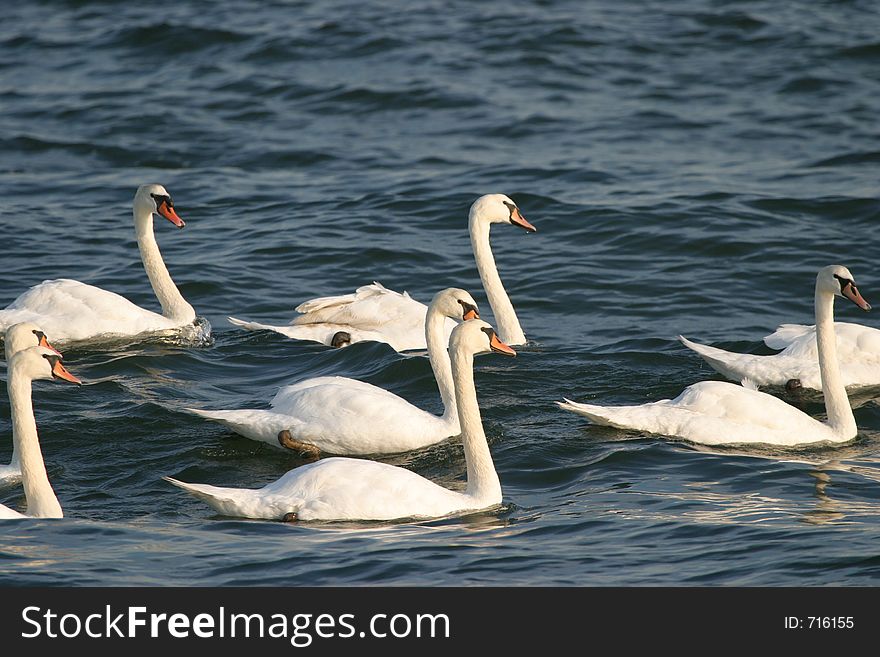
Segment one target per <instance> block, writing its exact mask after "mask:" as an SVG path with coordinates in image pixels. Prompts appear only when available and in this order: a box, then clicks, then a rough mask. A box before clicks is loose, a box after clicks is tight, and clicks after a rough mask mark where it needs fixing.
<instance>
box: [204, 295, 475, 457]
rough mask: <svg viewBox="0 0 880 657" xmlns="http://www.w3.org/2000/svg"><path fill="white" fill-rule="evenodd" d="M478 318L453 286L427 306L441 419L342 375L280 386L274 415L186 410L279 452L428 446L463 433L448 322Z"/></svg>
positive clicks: (269, 412)
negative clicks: (284, 449)
mask: <svg viewBox="0 0 880 657" xmlns="http://www.w3.org/2000/svg"><path fill="white" fill-rule="evenodd" d="M478 317H479V312H478V310H477V303H476V301H474V299H473V297H472V296H471V295H470V294H468V293H467V292H465V291H464V290H459V289H456V288H447V289H445V290H441V291H440V292H438V293H437V294H436V295H434V299H433V300H432V301H431V305H430V306H428V313H427V316H426V319H425V326H424V328H423V330H424V333H425V341H426V343H427V345H428V358H429V359H430V361H431V367H432V369H433V370H434V377H435V378H436V380H437V385H438V387H439V388H440V398H441V399H442V401H443V408H444V412H443V415H442V416H440V417H437V416H436V415H432V414H431V413H428V412H426V411H423V410H422V409H420V408H418V407H416V406H413V405H412V404H410V403H409V402H408V401H406V400H405V399H402V398H401V397H398V396H397V395H395V394H393V393H391V392H388V391H387V390H384V389H382V388H377V387H376V386H374V385H370V384H369V383H364V382H362V381H356V380H355V379H349V378H345V377H341V376H322V377H316V378H312V379H307V380H305V381H300V382H299V383H296V384H294V385H291V386H285V387H284V388H282V389H281V390H279V391H278V394H276V395H275V398H274V399H273V400H272V402H271V406H272V408H271V410H258V409H241V410H229V411H203V410H197V409H187V410H189V411H190V412H191V413H195V414H196V415H199V416H201V417H204V418H207V419H209V420H215V421H217V422H221V423H223V424H225V425H227V426H228V427H230V428H231V429H233V430H234V431H236V432H237V433H240V434H241V435H243V436H246V437H248V438H251V439H253V440H261V441H263V442H267V443H269V444H270V445H274V446H276V447H277V446H278V445H279V443H280V444H281V445H282V446H283V447H287V448H289V449H293V450H295V451H298V452H301V453H303V454H304V455H308V456H311V457H315V456H318V454H319V453H321V452H329V453H331V454H351V455H364V454H391V453H398V452H406V451H409V450H413V449H418V448H421V447H426V446H427V445H432V444H434V443H437V442H440V441H441V440H444V439H445V438H449V437H450V436H457V435H458V434H459V433H460V428H459V422H458V409H457V406H456V404H455V393H454V387H453V384H452V366H451V364H450V361H449V354H448V353H447V350H446V343H447V338H446V331H445V324H446V322H448V321H452V320H457V321H467V320H470V319H474V318H478ZM279 433H281V435H280V436H279Z"/></svg>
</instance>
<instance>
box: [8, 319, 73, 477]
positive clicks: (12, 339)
mask: <svg viewBox="0 0 880 657" xmlns="http://www.w3.org/2000/svg"><path fill="white" fill-rule="evenodd" d="M3 344H4V347H5V351H6V363H7V366H8V365H9V361H11V360H12V357H13V356H15V354H17V353H18V352H19V351H22V350H23V349H27V348H28V347H36V346H38V345H39V346H42V347H46V348H47V349H51V350H52V351H55V353H58V352H57V351H56V349H55V348H54V347H53V346H52V345H50V344H49V340H48V339H47V338H46V334H45V333H43V331H41V330H40V327H38V326H37V325H36V324H33V323H30V322H22V323H21V324H13V325H12V326H10V327H9V328H8V329H6V334H5V335H4V337H3ZM58 355H59V356H60V355H61V354H60V353H58ZM20 481H21V461H20V459H19V456H18V443H16V442H15V441H13V444H12V459H11V460H10V462H9V465H0V488H5V487H7V486H14V485H15V484H17V483H19V482H20Z"/></svg>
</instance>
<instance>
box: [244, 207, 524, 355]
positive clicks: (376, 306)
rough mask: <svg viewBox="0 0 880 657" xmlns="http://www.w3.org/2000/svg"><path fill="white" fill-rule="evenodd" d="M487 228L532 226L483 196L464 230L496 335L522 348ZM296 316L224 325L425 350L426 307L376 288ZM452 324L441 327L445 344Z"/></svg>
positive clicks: (321, 301) (307, 307) (305, 308)
mask: <svg viewBox="0 0 880 657" xmlns="http://www.w3.org/2000/svg"><path fill="white" fill-rule="evenodd" d="M493 223H511V224H513V225H515V226H520V227H521V228H524V229H526V230H528V231H530V232H535V230H536V229H535V227H534V226H532V224H530V223H529V222H528V221H526V220H525V218H524V217H523V216H522V214H521V213H520V211H519V208H517V207H516V204H515V203H514V202H513V201H512V200H511V199H510V198H508V197H507V196H504V195H503V194H486V195H485V196H481V197H480V198H478V199H477V200H476V201H474V203H473V205H471V209H470V212H469V214H468V230H469V232H470V236H471V245H472V247H473V250H474V257H475V259H476V263H477V269H478V271H479V273H480V279H481V280H482V282H483V287H484V289H485V291H486V296H487V297H488V298H489V305H490V306H491V307H492V312H493V313H494V314H495V319H496V321H497V323H498V333H499V336H500V337H501V339H502V340H504V341H505V342H506V343H508V344H514V345H517V344H525V342H526V337H525V334H524V333H523V331H522V328H521V326H520V323H519V319H518V318H517V316H516V312H515V311H514V309H513V305H512V304H511V303H510V298H509V297H508V296H507V292H506V291H505V290H504V286H503V285H502V283H501V278H500V277H499V275H498V269H497V267H496V266H495V258H494V257H493V255H492V249H491V247H490V246H489V228H490V226H491V224H493ZM296 311H297V312H298V313H300V315H299V316H298V317H296V318H294V320H293V321H292V322H291V323H290V324H289V325H287V326H274V325H269V324H261V323H258V322H248V321H244V320H241V319H236V318H234V317H230V318H229V321H230V322H231V323H232V324H234V325H236V326H241V327H243V328H246V329H249V330H261V329H262V330H270V331H275V332H277V333H281V334H282V335H285V336H287V337H289V338H295V339H298V340H313V341H315V342H321V343H323V344H326V345H329V346H334V347H335V346H345V345H347V344H350V343H354V342H361V341H364V340H375V341H377V342H385V343H387V344H389V345H391V347H392V348H393V349H395V350H396V351H410V350H415V349H425V348H426V347H427V345H426V343H425V334H424V330H423V327H424V325H425V314H426V312H427V306H426V305H425V304H423V303H421V302H419V301H416V300H414V299H412V298H411V297H410V296H409V294H407V293H406V292H404V293H403V294H401V293H399V292H394V291H392V290H389V289H387V288H385V287H383V286H382V285H381V284H379V283H375V282H374V283H373V284H372V285H365V286H363V287H360V288H358V289H357V290H356V291H355V293H354V294H345V295H341V296H332V297H321V298H318V299H312V300H311V301H306V302H305V303H302V304H300V305H299V306H297V308H296ZM454 326H455V324H454V323H452V322H448V323H447V338H448V334H449V332H451V331H452V329H453V328H454Z"/></svg>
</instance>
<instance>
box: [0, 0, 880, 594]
mask: <svg viewBox="0 0 880 657" xmlns="http://www.w3.org/2000/svg"><path fill="white" fill-rule="evenodd" d="M878 34H880V13H878V8H877V6H876V4H875V3H872V2H858V1H852V2H807V1H800V2H790V3H777V2H769V1H753V2H712V1H708V0H707V1H699V0H678V1H672V2H660V1H659V0H658V1H647V0H646V1H644V2H633V3H620V2H609V1H607V0H594V1H591V2H552V3H551V2H513V3H501V2H497V3H469V2H453V3H447V2H428V1H425V2H423V1H416V2H410V3H407V4H405V5H401V4H399V3H393V2H388V3H385V2H372V3H357V2H351V0H339V1H333V2H262V3H250V2H248V3H245V2H226V3H214V2H189V3H177V2H154V3H149V5H148V6H147V5H144V6H136V5H135V4H134V3H128V2H101V3H86V2H73V1H70V2H40V1H34V2H23V3H17V4H16V5H10V6H9V7H7V8H6V9H5V16H4V20H3V21H2V22H0V189H2V203H0V244H2V263H3V266H2V268H0V305H6V304H7V303H8V302H10V301H11V300H12V299H13V298H15V297H16V296H17V295H18V294H19V293H20V292H22V291H23V290H24V289H26V288H27V287H28V286H30V285H33V284H35V283H37V282H39V281H41V280H43V279H46V278H55V277H70V278H76V279H79V280H82V281H84V282H88V283H92V284H96V285H100V286H102V287H105V288H107V289H111V290H113V291H116V292H119V293H121V294H123V295H125V296H127V297H128V298H130V299H131V300H133V301H134V302H136V303H138V304H141V305H143V306H145V307H149V308H152V309H158V304H157V302H156V300H155V297H154V296H153V295H152V291H151V289H150V286H149V283H148V281H147V279H146V277H145V275H144V272H143V269H142V266H141V263H140V260H139V258H138V254H137V248H136V244H135V240H134V234H133V229H132V221H131V210H130V204H131V199H132V196H133V194H134V191H135V189H136V188H137V186H138V185H139V184H140V183H143V182H152V181H157V182H161V183H162V184H164V185H165V186H166V187H167V188H168V189H169V191H170V192H171V193H172V194H173V195H174V198H175V203H176V206H177V209H178V211H179V213H180V215H181V216H182V217H183V218H184V219H186V221H187V227H186V229H185V230H184V231H176V230H174V229H173V228H172V227H171V226H169V225H167V224H166V223H162V224H158V223H157V230H156V232H157V236H158V239H159V242H160V245H161V248H162V251H163V254H164V256H165V259H166V262H167V263H168V266H169V269H170V270H171V272H172V275H173V276H174V278H175V280H176V281H177V282H178V284H179V285H180V288H181V290H182V292H183V294H184V296H185V297H186V298H187V299H188V300H189V301H190V302H191V303H192V304H193V306H194V307H195V308H196V310H197V311H198V313H199V314H200V315H201V316H203V317H204V318H206V319H207V321H209V322H210V324H211V325H212V326H213V330H214V340H215V341H214V343H213V344H212V345H205V346H187V345H173V344H171V345H169V344H161V343H149V342H146V343H139V344H133V345H132V344H129V345H125V344H121V345H118V346H115V347H112V348H110V349H108V350H103V351H99V350H94V349H74V350H72V351H69V352H68V353H66V354H65V356H66V361H67V363H68V365H69V367H70V369H71V370H72V371H73V372H75V373H76V374H77V375H79V376H80V377H81V378H82V379H83V380H84V381H85V382H86V385H84V386H83V387H81V388H78V389H75V388H73V387H66V386H61V385H57V386H56V385H52V384H50V383H38V384H36V388H37V389H36V392H35V395H34V397H35V403H36V413H37V419H38V423H39V428H40V436H41V442H42V445H43V450H44V453H45V456H46V460H47V465H48V470H49V475H50V478H51V480H52V482H53V485H54V487H55V489H56V491H57V493H58V496H59V498H60V500H61V503H62V505H63V507H64V509H65V513H66V518H65V520H64V521H31V522H18V523H5V524H4V525H3V527H2V536H0V583H2V584H32V585H33V584H66V585H71V584H104V585H121V584H185V585H232V584H261V585H290V584H320V585H323V584H419V585H435V584H443V585H451V584H525V585H537V584H551V585H572V584H577V585H645V584H652V585H653V584H685V585H718V584H723V585H782V584H784V585H795V584H807V585H815V584H848V585H856V584H858V585H865V584H875V583H877V582H878V580H880V552H878V548H877V545H878V544H880V542H878V541H880V411H878V407H877V405H876V404H875V403H874V402H869V403H867V404H864V405H862V406H860V407H859V408H858V409H857V410H856V420H857V422H858V424H859V427H860V435H859V438H858V439H857V440H856V441H855V442H854V443H852V444H849V445H846V446H844V447H839V448H811V449H803V450H793V451H792V450H790V451H788V452H784V453H779V452H772V451H769V450H752V451H748V452H744V451H743V450H737V449H712V450H709V449H706V448H697V447H695V446H693V445H689V444H687V443H682V442H672V441H665V440H663V439H660V438H658V437H654V436H647V435H639V434H635V433H629V432H623V431H617V430H613V429H608V428H601V427H594V426H589V425H588V424H587V423H586V422H585V421H584V420H583V418H580V417H577V416H574V415H571V414H566V413H563V412H561V411H559V410H558V409H557V408H556V407H555V405H554V401H556V400H558V399H561V398H562V397H563V396H567V397H570V398H573V399H576V400H580V401H584V400H597V401H601V402H607V403H637V402H643V401H649V400H654V399H659V398H663V397H671V396H675V395H677V394H678V392H679V391H680V390H681V389H682V388H683V387H684V386H686V385H688V384H690V383H694V382H696V381H699V380H703V379H710V378H717V377H716V375H715V374H714V372H712V371H711V370H710V369H709V368H708V367H707V366H704V365H702V363H701V361H700V360H699V359H698V358H697V357H695V356H694V355H692V354H690V353H689V352H687V351H686V350H685V349H684V348H683V347H681V346H680V345H679V343H678V342H677V340H676V336H677V335H678V334H679V333H683V334H685V335H688V336H690V337H692V338H695V339H698V340H700V341H704V342H709V343H712V344H717V345H720V346H722V347H725V348H730V349H735V350H740V351H752V352H757V353H769V352H768V350H767V349H766V348H765V347H763V345H762V344H761V338H762V336H764V335H765V334H766V333H768V332H769V331H770V330H772V329H773V328H774V327H775V326H776V325H777V324H778V323H781V322H792V321H794V322H801V323H811V318H812V286H813V280H814V276H815V272H816V270H817V269H818V268H819V267H820V266H823V265H826V264H831V263H838V262H839V263H841V264H845V265H848V266H849V267H850V268H851V269H852V271H853V272H854V274H855V276H856V277H857V279H858V281H859V283H860V286H861V288H862V292H863V293H864V295H865V296H866V298H868V299H869V300H875V299H878V298H880V276H878V275H877V271H876V267H875V263H876V256H877V253H878V251H880V237H878V231H877V229H876V226H877V220H878V212H880V205H878V202H877V200H876V196H877V163H878V162H880V130H878V127H877V126H878V123H877V117H878V116H880V66H878V64H880V37H878ZM496 191H500V192H503V193H506V194H508V195H510V196H512V197H513V198H514V199H515V200H516V201H517V203H518V204H519V205H520V207H521V208H522V211H523V214H524V215H525V216H526V218H527V219H529V220H530V221H531V222H532V223H533V224H535V226H536V227H537V228H538V233H537V234H535V235H525V234H523V233H521V232H519V231H516V230H514V229H513V228H510V227H505V226H496V227H495V229H494V231H493V234H492V245H493V249H494V250H495V254H496V257H497V260H498V263H499V268H500V270H501V275H502V278H503V279H504V282H505V285H506V287H507V289H508V291H509V293H510V296H511V298H512V299H513V302H514V304H515V306H516V308H517V311H518V313H519V316H520V319H521V321H522V323H523V326H524V329H525V331H526V334H527V335H528V336H529V338H530V339H531V340H532V342H531V344H530V345H529V346H528V347H526V348H523V349H522V350H520V354H519V357H517V358H516V359H504V358H501V357H498V356H484V357H480V358H479V359H478V360H477V368H476V369H477V371H476V381H477V388H478V391H479V398H480V405H481V408H482V410H483V417H484V423H485V426H486V428H487V434H488V436H489V440H490V443H491V448H492V453H493V457H494V459H495V462H496V466H497V469H498V472H499V474H500V478H501V482H502V486H503V489H504V505H503V508H502V509H500V510H498V511H494V512H491V513H483V514H477V515H473V516H469V517H466V518H458V519H447V520H442V521H435V522H423V523H404V524H385V523H377V524H373V523H371V524H366V525H332V524H330V525H309V524H299V525H284V524H280V523H269V522H256V521H253V522H250V521H233V520H230V519H224V518H218V517H216V516H214V515H213V512H212V511H211V510H210V509H208V508H207V507H206V506H204V505H203V504H202V503H200V502H198V501H197V500H195V499H193V498H190V497H189V496H187V495H186V494H184V493H183V492H181V491H179V490H176V489H174V488H172V487H171V486H169V485H168V484H167V483H165V482H163V481H162V480H161V477H162V476H164V475H172V476H179V477H181V478H183V479H185V480H189V481H199V482H208V483H214V484H221V485H234V486H249V487H256V486H259V485H262V484H264V483H267V482H269V481H272V480H274V479H276V478H277V477H278V476H280V475H281V474H282V473H284V472H285V471H287V470H288V469H290V468H292V467H295V466H296V465H297V462H296V461H295V460H293V458H292V457H290V456H289V455H287V454H285V453H283V452H281V451H279V450H275V449H272V448H271V447H269V446H266V445H262V444H258V443H255V442H252V441H249V440H247V439H245V438H242V437H239V436H236V435H234V434H232V433H230V432H228V431H227V430H225V429H223V428H222V427H219V426H218V425H215V424H211V423H206V422H204V421H201V420H200V419H198V418H194V417H192V416H190V415H187V414H186V413H184V412H182V410H181V409H182V408H183V407H185V406H191V405H192V406H200V407H205V408H234V407H241V406H250V407H258V408H264V407H266V406H267V405H268V400H269V399H270V398H271V396H272V395H273V394H274V392H275V390H276V389H277V388H278V387H279V386H281V385H284V384H288V383H293V382H296V381H300V380H303V379H305V378H308V377H312V376H316V375H327V374H338V375H344V376H352V377H355V378H359V379H362V380H365V381H369V382H371V383H374V384H377V385H381V386H383V387H387V388H388V389H390V390H392V391H394V392H396V393H398V394H400V395H403V396H404V397H406V398H407V399H409V400H411V401H413V402H414V403H416V404H418V405H419V406H421V407H423V408H426V409H429V410H432V411H438V412H439V410H440V401H439V395H438V393H437V390H436V386H435V384H434V383H433V380H432V377H431V372H430V367H429V365H428V361H427V359H426V358H424V357H422V356H419V355H400V354H397V353H395V352H393V351H392V350H391V349H390V348H388V347H387V346H385V345H381V344H376V343H361V344H357V345H354V346H352V347H349V348H346V349H342V350H332V349H328V348H326V347H323V346H320V345H316V344H310V343H303V342H296V341H292V340H288V339H284V338H282V337H280V336H277V335H275V334H270V333H265V332H264V333H247V332H245V331H242V330H239V329H237V328H235V327H233V326H231V325H229V324H228V323H227V322H226V316H227V315H230V314H233V315H236V316H240V317H247V318H250V319H255V320H259V321H264V322H267V323H284V322H286V321H287V320H289V318H290V317H292V315H293V307H294V306H295V305H297V304H298V303H299V302H300V301H303V300H305V299H309V298H311V297H314V296H319V295H326V294H334V293H344V292H348V291H351V290H352V289H354V288H355V287H357V286H359V285H362V284H365V283H369V282H371V281H373V280H379V281H381V282H382V283H383V284H385V285H386V286H388V287H390V288H392V289H396V290H404V289H405V290H408V291H409V292H410V293H411V294H412V295H413V296H414V297H415V298H417V299H420V300H423V301H427V300H429V299H430V298H431V296H432V295H433V294H434V292H436V291H437V290H438V289H440V288H442V287H446V286H451V285H454V286H459V287H464V288H466V289H469V290H470V291H471V292H472V293H473V294H474V296H475V297H476V298H477V300H478V302H479V303H480V304H481V308H482V310H483V314H484V317H487V318H488V319H489V320H490V321H491V319H492V318H491V314H490V313H489V308H488V303H487V302H486V300H485V296H484V294H483V291H482V288H481V286H480V283H479V278H478V276H477V273H476V270H475V267H474V262H473V256H472V254H471V251H470V244H469V242H468V236H467V231H466V219H467V210H468V207H469V205H470V203H471V202H472V201H473V200H474V199H475V198H476V197H477V196H479V195H481V194H484V193H488V192H496ZM876 303H877V302H876V301H875V305H876ZM857 312H858V311H857V310H855V309H854V308H851V307H843V306H839V308H838V313H839V315H838V316H839V317H841V318H843V319H846V320H848V321H859V322H864V323H866V324H871V325H877V322H878V320H877V319H876V317H874V316H873V315H861V314H857ZM50 337H51V336H50ZM0 373H2V377H3V379H4V380H5V365H4V366H2V367H0ZM806 408H807V410H808V411H810V412H811V413H813V414H815V415H819V414H820V413H821V412H822V406H821V405H819V404H816V403H814V402H809V403H808V404H807V406H806ZM10 435H11V425H10V421H9V405H8V401H7V400H6V398H5V395H3V396H2V399H0V438H2V440H0V460H2V461H3V462H8V461H9V455H10V452H11V441H10V440H9V436H10ZM389 461H391V462H393V463H396V464H400V465H404V466H406V467H409V468H412V469H414V470H415V471H417V472H419V473H420V474H423V475H425V476H428V477H430V478H432V479H434V480H436V481H438V482H442V483H445V484H447V485H452V486H455V485H460V484H461V482H462V481H463V478H464V473H465V464H464V459H463V455H462V450H461V447H460V444H459V443H458V442H457V441H455V440H452V441H449V442H447V443H444V444H441V445H438V446H435V447H433V448H431V449H427V450H424V451H421V452H417V453H412V454H406V455H402V456H398V457H394V458H391V459H389ZM0 501H2V502H4V503H6V504H11V505H19V504H21V502H22V501H23V500H22V497H21V493H20V489H6V490H3V491H0Z"/></svg>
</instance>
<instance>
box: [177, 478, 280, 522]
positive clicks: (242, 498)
mask: <svg viewBox="0 0 880 657" xmlns="http://www.w3.org/2000/svg"><path fill="white" fill-rule="evenodd" d="M162 479H164V480H165V481H167V482H168V483H169V484H172V485H173V486H177V487H178V488H180V489H182V490H185V491H186V492H187V493H189V494H190V495H192V496H193V497H195V498H197V499H200V500H202V501H203V502H205V503H206V504H207V505H208V506H210V507H211V508H212V509H214V510H215V511H217V513H219V514H221V515H224V516H232V517H239V518H261V519H266V520H280V519H281V518H282V517H283V516H284V513H291V512H293V513H295V512H296V508H290V506H291V505H289V504H287V505H282V506H281V507H279V505H278V504H277V503H275V502H276V501H275V500H271V499H269V498H267V496H265V495H264V494H263V490H262V489H256V490H255V489H251V488H221V487H219V486H211V485H210V484H190V483H187V482H185V481H180V480H178V479H174V478H173V477H162ZM279 508H280V509H281V510H279ZM284 509H287V511H284Z"/></svg>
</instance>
